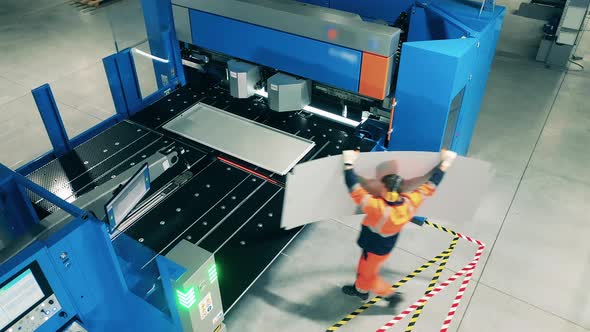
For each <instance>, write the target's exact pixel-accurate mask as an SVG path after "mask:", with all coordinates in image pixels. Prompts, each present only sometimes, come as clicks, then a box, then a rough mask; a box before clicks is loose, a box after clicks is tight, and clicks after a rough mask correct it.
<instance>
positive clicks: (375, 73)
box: [359, 52, 392, 100]
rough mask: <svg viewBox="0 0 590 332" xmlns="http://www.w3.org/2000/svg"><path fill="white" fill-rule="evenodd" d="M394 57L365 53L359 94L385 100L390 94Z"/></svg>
mask: <svg viewBox="0 0 590 332" xmlns="http://www.w3.org/2000/svg"><path fill="white" fill-rule="evenodd" d="M391 61H392V57H384V56H381V55H377V54H372V53H367V52H363V63H362V65H361V82H360V84H359V93H360V94H362V95H365V96H368V97H372V98H376V99H380V100H383V99H384V98H385V96H387V94H388V93H389V85H390V84H389V83H390V78H391Z"/></svg>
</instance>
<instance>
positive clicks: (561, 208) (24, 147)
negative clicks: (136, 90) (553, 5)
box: [0, 0, 590, 332]
mask: <svg viewBox="0 0 590 332" xmlns="http://www.w3.org/2000/svg"><path fill="white" fill-rule="evenodd" d="M513 2H514V1H513ZM137 6H138V2H137V1H130V0H125V1H121V2H118V3H117V4H114V5H111V6H109V7H107V8H104V9H100V10H98V11H94V12H86V11H80V9H79V8H77V7H76V6H73V5H72V4H71V3H70V2H65V1H63V0H44V1H32V0H3V1H1V2H0V53H1V56H0V138H1V139H0V162H2V163H4V164H6V165H8V166H10V167H18V166H19V165H22V164H23V163H25V162H26V161H28V160H30V159H32V158H34V157H36V156H38V155H40V154H41V153H43V152H45V151H47V150H48V149H49V147H50V145H49V141H48V139H47V136H46V134H45V133H44V130H43V127H42V124H41V120H40V118H39V116H38V115H37V113H36V109H35V105H34V102H33V100H32V97H31V95H30V89H31V88H34V87H36V86H38V85H40V84H42V83H45V82H49V83H51V85H52V87H53V90H54V93H55V97H56V99H57V102H58V105H59V107H60V109H61V111H62V116H63V118H64V121H65V123H66V126H67V129H68V132H69V133H70V135H75V134H76V133H79V132H81V131H83V130H84V129H86V128H88V127H89V126H91V125H93V124H96V123H98V122H99V121H100V120H102V119H105V118H106V117H108V116H109V115H111V114H113V112H114V106H113V103H112V101H111V98H110V93H109V90H108V85H107V84H106V78H105V74H104V71H103V69H102V64H101V62H100V60H101V58H102V57H104V56H106V55H108V54H111V53H113V52H114V51H115V50H116V49H117V47H118V48H123V47H127V46H130V45H135V44H138V43H141V42H142V38H145V31H143V32H142V30H141V29H143V25H142V22H141V17H139V19H138V15H136V13H137V12H136V11H134V10H136V9H137V8H138V7H137ZM109 8H110V9H109ZM109 11H110V12H109ZM535 29H536V27H535V26H534V22H532V23H531V22H530V21H527V20H522V19H520V18H518V17H515V16H508V17H507V20H506V24H505V26H504V30H503V33H502V37H501V40H500V44H499V47H498V49H499V52H498V55H497V56H496V58H495V61H494V64H493V67H492V71H491V74H490V78H489V82H488V87H487V91H486V95H485V99H484V102H483V107H482V110H481V114H480V116H479V120H478V124H477V129H476V131H475V136H474V138H473V142H472V146H471V151H470V154H471V156H473V157H476V158H481V159H484V160H488V161H490V162H492V163H493V165H494V167H495V169H496V175H495V180H494V182H493V184H492V186H491V188H490V190H489V191H488V192H487V193H485V195H484V198H483V203H482V205H481V206H480V208H479V210H478V212H477V214H476V216H475V218H474V219H473V220H457V221H455V222H453V223H450V224H447V226H449V227H450V228H452V229H455V230H457V231H460V232H463V233H465V234H468V235H471V236H473V237H475V238H477V239H480V240H482V241H484V242H485V243H486V244H487V245H488V248H487V250H486V252H485V253H484V256H483V259H482V262H481V263H480V264H479V266H478V269H477V271H476V273H475V276H474V280H473V282H472V284H471V285H470V287H469V289H468V290H467V293H466V297H465V299H464V300H463V302H462V303H461V306H460V307H459V310H458V312H457V316H456V317H455V320H454V322H453V324H452V325H451V328H450V331H461V332H468V331H484V332H485V331H548V332H549V331H551V332H554V331H588V330H590V291H588V289H587V278H588V277H590V241H588V240H587V239H588V237H590V217H589V216H590V204H589V203H588V202H589V201H590V172H588V171H587V167H588V166H587V165H588V164H589V163H590V157H589V153H588V151H590V150H589V149H588V145H590V106H588V103H587V96H588V93H589V92H590V74H589V73H590V71H580V69H579V68H575V67H572V68H571V71H569V72H563V71H561V70H558V69H553V68H545V66H543V65H542V64H539V63H536V62H534V61H532V60H530V59H529V58H530V55H531V54H534V52H535V50H534V47H535V45H536V42H535V40H534V38H536V35H535V34H534V33H529V32H531V31H532V32H534V31H536V30H535ZM113 34H114V35H115V36H116V39H117V43H116V44H115V43H114V42H113V39H112V37H113ZM519 36H520V37H519ZM523 36H526V37H523ZM526 38H528V39H526ZM144 46H145V45H144ZM578 54H579V55H584V54H586V55H587V57H586V58H585V59H583V60H581V61H580V63H582V64H585V65H590V62H588V61H589V56H590V34H588V33H587V34H586V35H585V36H584V40H583V42H582V44H581V45H580V47H579V50H578ZM586 67H588V66H586ZM142 68H143V69H141V70H142V72H143V70H144V69H145V74H142V75H143V76H145V81H146V83H145V84H143V83H142V88H143V89H144V92H145V93H146V94H147V93H148V92H149V91H150V90H151V89H153V80H151V78H150V72H149V65H146V66H145V68H144V67H142ZM357 236H358V220H339V221H326V222H321V223H317V224H314V225H311V226H309V227H307V228H305V229H304V231H303V232H302V234H301V235H300V236H299V237H298V238H297V239H296V240H295V241H294V242H293V243H292V244H291V245H290V246H289V247H288V248H287V250H286V251H285V252H284V254H282V255H281V256H280V257H279V258H278V259H277V261H276V262H275V263H274V264H273V265H272V266H271V267H270V269H269V270H268V271H267V272H266V273H265V274H264V275H263V276H262V277H261V278H260V279H259V280H258V281H257V282H256V283H255V284H254V285H253V287H252V288H251V289H250V290H249V291H248V292H247V293H246V295H245V296H244V297H243V298H242V299H241V300H240V302H238V304H237V305H236V306H235V307H233V308H232V310H231V311H230V313H229V314H228V317H227V323H228V325H229V329H230V331H277V330H282V331H323V330H325V328H326V327H328V326H330V325H331V324H332V323H334V322H336V321H338V320H339V319H340V318H341V317H343V316H344V315H346V314H348V313H349V312H350V311H352V310H354V309H356V307H357V306H358V305H359V304H360V303H359V302H358V301H355V300H354V299H351V298H348V297H346V296H343V295H342V294H341V293H340V290H339V289H340V287H341V286H342V285H344V284H347V283H349V282H351V281H352V280H353V279H354V274H355V271H354V269H355V265H356V262H357V259H358V255H359V250H358V249H357V248H356V246H355V244H354V242H355V239H356V237H357ZM450 239H451V237H450V236H449V235H447V234H444V233H442V232H439V231H437V230H435V229H432V228H425V227H422V228H420V227H418V226H414V225H410V226H408V227H407V228H406V229H405V230H404V232H403V234H402V235H401V240H400V242H399V245H398V247H397V249H396V250H395V251H394V253H393V257H392V258H391V259H390V260H389V261H388V263H387V266H386V275H387V277H388V278H389V279H391V281H392V282H394V281H396V280H398V279H400V278H401V277H403V276H404V275H406V274H408V273H409V272H411V271H412V270H414V269H415V268H416V267H418V266H420V265H421V264H423V263H424V262H425V261H426V260H428V259H430V258H431V257H433V256H435V255H436V254H438V253H439V252H440V251H442V250H443V249H445V248H446V247H447V246H448V242H449V241H450ZM474 252H475V248H474V246H472V245H469V244H467V243H464V242H460V244H459V245H458V247H457V249H456V250H455V253H454V254H453V256H452V258H451V259H450V261H449V263H448V265H447V269H446V270H445V271H444V273H443V276H442V277H441V278H443V279H444V278H446V277H448V276H450V275H451V274H452V273H454V272H455V271H457V270H459V269H460V268H461V267H462V266H464V265H465V264H466V263H467V262H468V261H469V260H471V257H472V256H473V254H474ZM433 273H434V268H430V269H428V270H426V271H425V272H424V273H422V274H421V275H420V276H418V277H417V278H415V279H414V280H412V281H410V282H408V283H407V284H405V285H404V286H403V287H402V288H400V291H401V292H403V293H404V301H403V303H401V304H399V305H398V306H397V307H396V308H389V307H386V306H383V305H381V304H380V305H378V306H376V307H374V308H371V309H369V310H367V311H366V312H365V313H363V314H362V315H360V316H359V317H358V318H356V319H354V320H353V321H352V322H351V323H349V324H348V325H346V326H345V327H343V328H341V329H340V331H374V330H375V329H377V328H378V327H380V326H381V325H382V324H383V323H384V322H386V321H387V320H389V319H390V318H391V317H392V316H393V315H394V314H395V313H397V312H399V311H400V310H401V309H403V308H404V307H405V306H407V305H408V304H410V303H411V302H413V301H414V300H415V299H417V298H419V297H420V296H421V294H423V292H424V290H425V288H426V285H427V284H428V282H429V281H430V278H431V277H432V274H433ZM457 289H458V285H457V284H455V285H453V286H451V287H449V288H448V289H447V290H445V291H444V292H443V293H441V294H440V295H439V296H437V297H435V298H434V299H432V300H431V301H429V303H428V305H427V306H426V308H425V310H424V313H423V315H422V318H421V319H420V320H419V321H418V323H417V325H416V328H415V331H436V330H438V328H439V327H440V325H441V323H442V321H443V319H444V316H445V314H446V312H447V310H448V309H449V307H450V305H451V303H452V300H453V297H454V294H455V293H456V291H457ZM405 322H407V319H406V320H405ZM404 326H405V324H399V326H398V327H396V329H394V330H395V331H402V330H403V329H404Z"/></svg>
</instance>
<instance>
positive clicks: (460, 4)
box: [0, 0, 505, 331]
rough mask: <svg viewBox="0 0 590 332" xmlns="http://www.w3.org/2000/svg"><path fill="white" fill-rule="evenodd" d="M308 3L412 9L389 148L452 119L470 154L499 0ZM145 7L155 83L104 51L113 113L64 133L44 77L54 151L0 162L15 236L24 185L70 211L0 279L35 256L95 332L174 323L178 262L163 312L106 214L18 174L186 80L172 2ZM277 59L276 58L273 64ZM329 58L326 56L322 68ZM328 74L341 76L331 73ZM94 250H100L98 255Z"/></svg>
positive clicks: (416, 144)
mask: <svg viewBox="0 0 590 332" xmlns="http://www.w3.org/2000/svg"><path fill="white" fill-rule="evenodd" d="M306 2H310V3H314V4H319V5H322V6H326V7H333V8H337V9H342V10H348V11H352V12H356V13H359V14H360V15H361V16H363V17H365V18H367V19H370V20H378V19H382V20H385V21H388V22H389V23H392V21H393V20H394V19H395V18H396V17H397V15H398V14H399V13H400V12H401V11H409V12H410V13H411V25H410V31H409V35H408V39H409V40H408V42H406V43H404V46H403V50H402V56H401V64H400V69H399V76H398V84H397V88H396V93H395V97H396V99H397V100H398V102H399V104H398V106H397V108H396V113H395V119H394V126H393V135H392V141H391V144H390V145H389V149H390V150H426V151H437V150H439V149H440V148H441V146H442V144H443V139H444V137H445V134H447V131H448V130H449V128H457V129H456V130H453V132H452V133H451V134H452V144H451V146H450V148H451V149H454V150H455V151H457V152H459V153H460V154H466V153H467V151H468V147H469V141H470V140H471V136H472V134H473V129H474V127H475V122H476V119H477V113H478V111H479V108H480V106H481V101H482V98H483V94H484V90H485V85H486V81H487V77H488V72H489V69H490V66H491V62H492V59H493V55H494V51H495V47H496V43H497V40H498V35H499V31H500V28H501V24H502V20H503V16H504V13H505V10H504V8H503V7H499V6H496V7H495V10H494V11H491V12H484V13H483V14H482V15H481V16H479V7H478V6H466V5H465V3H466V2H465V1H458V0H436V1H431V0H429V1H418V2H415V1H414V0H400V1H390V0H367V1H362V2H359V1H356V0H338V1H337V0H306ZM142 6H143V10H144V18H145V24H146V30H147V32H148V41H149V44H150V49H151V51H152V54H153V55H154V56H155V57H157V58H159V59H161V60H164V61H160V60H154V61H153V64H154V69H155V73H156V81H157V82H158V91H156V92H154V93H153V94H151V95H149V96H145V97H143V96H142V95H141V90H140V88H139V82H138V78H137V74H136V70H135V64H134V61H133V54H132V52H134V51H133V49H125V50H123V51H121V52H119V53H116V54H113V55H111V56H109V57H107V58H105V59H104V60H103V63H104V67H105V71H106V73H107V79H108V82H109V87H110V89H111V93H112V95H113V100H114V104H115V109H116V114H115V115H114V116H112V117H110V118H108V119H107V120H105V121H103V122H101V123H100V124H98V125H96V126H95V127H92V128H90V129H89V130H87V131H85V132H83V133H82V134H80V135H78V136H76V137H74V138H70V137H69V136H68V134H67V131H66V130H65V127H64V124H63V121H62V119H61V117H60V114H59V110H58V109H57V105H56V103H55V99H54V98H53V94H52V92H51V89H50V87H49V85H47V84H45V85H43V86H41V87H39V88H37V89H35V90H33V91H32V92H33V96H34V99H35V102H36V104H37V107H38V109H39V112H40V114H41V118H42V120H43V123H44V125H45V128H46V130H47V133H48V136H49V138H50V141H51V144H52V146H53V150H52V151H50V152H48V153H47V154H45V155H43V156H42V157H40V158H38V159H36V160H34V161H32V162H30V163H28V164H26V165H25V166H23V167H21V168H19V169H18V170H17V172H13V171H11V170H9V169H8V168H6V167H5V166H3V165H0V192H1V193H4V194H6V196H5V197H7V198H8V200H4V201H1V200H0V212H2V213H4V214H6V216H9V218H4V219H5V220H6V222H7V225H5V226H6V227H9V228H11V235H12V236H14V237H18V236H21V235H23V234H25V233H26V232H27V230H29V229H31V227H34V226H35V225H37V224H39V220H38V217H37V215H36V213H35V211H34V209H33V207H32V205H31V203H30V201H29V200H28V197H27V195H26V194H25V192H26V190H30V191H32V192H34V193H36V194H38V195H40V196H41V197H43V198H45V199H47V200H48V201H50V202H52V203H53V204H55V205H57V206H58V207H60V208H61V209H63V210H65V211H67V212H68V213H70V214H71V215H72V216H73V217H74V218H73V220H72V221H70V222H69V223H67V225H65V226H64V227H63V228H61V229H60V230H59V231H57V232H56V233H54V234H52V236H50V237H48V238H47V239H42V240H38V241H36V242H34V243H33V244H32V245H30V246H28V247H26V248H25V249H24V250H22V251H21V252H19V253H18V254H16V255H15V256H14V257H12V258H11V259H10V260H8V261H7V262H5V263H4V264H2V266H1V267H0V272H1V273H0V283H1V282H2V281H4V280H6V278H9V277H10V275H11V273H12V272H15V271H18V270H20V269H22V268H23V267H24V266H26V265H27V264H29V263H30V262H32V261H33V260H35V261H37V262H38V263H39V265H40V266H41V268H42V270H43V271H44V273H45V275H46V277H47V279H48V281H49V282H50V284H51V286H52V288H53V291H54V292H55V293H56V295H57V296H58V297H59V298H60V301H61V304H62V306H63V308H64V311H66V312H69V313H71V315H75V316H76V317H78V318H80V319H81V320H83V321H84V322H85V323H86V324H88V327H89V328H91V329H94V330H98V331H102V330H129V329H130V326H133V329H137V328H138V327H139V329H140V330H146V331H148V330H150V331H168V330H181V327H180V326H181V324H180V318H179V314H178V312H176V310H175V308H176V304H175V302H176V301H175V298H174V294H173V291H172V289H171V287H172V286H171V284H170V283H169V282H168V281H169V280H176V279H177V278H179V277H180V275H181V274H182V273H183V268H182V267H180V266H178V265H176V264H174V263H172V262H170V261H169V260H167V259H166V258H164V257H161V256H160V257H158V258H157V260H156V264H155V265H156V266H155V267H154V272H155V273H158V274H159V275H160V276H161V280H162V281H163V282H162V287H163V288H164V290H165V299H166V302H167V305H168V308H169V311H168V312H163V311H161V310H159V309H157V308H155V307H154V306H152V305H150V304H149V303H148V302H147V301H145V300H144V299H142V298H140V297H138V296H137V295H135V293H134V291H133V290H134V288H135V287H136V286H137V285H138V283H139V281H140V280H141V278H142V276H140V275H135V274H134V269H133V266H130V265H125V264H122V262H123V261H125V259H124V258H122V257H121V256H120V255H118V253H117V252H118V251H121V250H120V249H121V248H119V247H120V246H123V247H125V246H127V245H128V244H126V243H125V241H124V240H120V241H119V242H116V243H114V242H112V241H111V239H110V237H109V235H108V231H107V228H106V225H105V224H104V223H103V222H100V221H98V220H96V219H95V218H93V217H92V216H90V215H88V214H87V213H86V212H85V211H82V210H80V209H78V208H76V207H75V206H74V205H71V204H69V203H67V202H65V201H63V200H61V199H60V198H58V197H57V196H55V195H53V194H52V193H50V192H49V191H47V190H45V189H44V188H42V187H40V186H38V185H36V184H35V183H33V182H31V181H29V180H28V179H26V178H25V177H24V176H23V175H26V174H28V173H30V172H32V171H33V170H35V169H38V168H40V167H41V166H43V165H45V164H46V163H48V162H49V161H50V160H52V159H54V158H56V157H59V156H62V155H64V154H66V153H67V152H69V151H71V149H73V148H74V147H76V146H78V145H80V144H82V143H83V142H85V141H87V140H88V139H90V138H91V137H94V136H96V135H97V134H98V133H100V132H102V131H104V130H106V129H107V128H109V127H111V126H113V125H114V124H116V123H118V122H120V121H123V120H125V119H127V118H129V117H130V116H131V115H133V114H135V113H137V112H139V111H140V110H142V109H144V108H145V107H147V106H148V105H150V104H152V103H153V102H155V101H157V100H159V99H161V98H162V97H164V96H165V95H167V94H169V93H170V92H171V91H173V90H174V89H175V88H177V87H178V86H182V85H184V84H185V83H186V82H185V78H184V71H183V68H182V61H181V57H180V50H179V45H178V42H177V39H176V36H175V31H174V28H173V23H172V22H173V20H172V11H171V4H170V1H169V0H163V1H150V0H142ZM385 9H387V10H385ZM195 15H196V14H195ZM236 24H237V23H236ZM210 28H211V27H210ZM255 33H262V32H260V31H257V32H255ZM277 42H278V41H277ZM308 42H309V41H302V43H308ZM350 51H352V52H356V51H355V50H350ZM253 56H255V54H254V55H253ZM253 61H255V60H253ZM279 61H280V60H279ZM280 65H281V63H278V65H277V67H280ZM331 65H333V64H327V66H328V67H329V66H331ZM359 66H360V62H359ZM354 68H356V67H354ZM313 69H314V68H308V67H306V66H305V65H303V67H302V68H300V69H298V71H299V72H305V71H306V70H307V71H309V72H310V73H311V74H310V75H309V77H310V78H313V75H317V74H318V73H317V72H314V70H313ZM310 70H311V71H310ZM354 70H356V69H354ZM332 74H334V75H335V76H334V77H338V76H337V75H336V73H332ZM341 74H342V73H341ZM320 75H324V74H323V73H320ZM326 75H327V79H333V78H334V77H332V78H330V77H328V76H329V73H328V74H326ZM342 75H346V73H344V74H342ZM324 78H325V77H324ZM351 87H352V86H351ZM351 90H354V89H351ZM458 95H460V96H461V97H462V99H461V103H460V108H459V110H458V111H457V112H458V116H456V117H454V118H450V117H449V113H450V109H451V106H452V105H453V101H456V99H455V98H456V97H457V96H458ZM449 119H454V120H453V121H456V125H455V124H451V123H449ZM381 143H383V142H381ZM123 239H124V238H123ZM129 242H133V243H136V241H129ZM126 248H127V249H128V250H131V251H132V252H134V253H135V254H134V255H135V256H136V257H142V256H146V255H150V254H151V253H150V252H147V251H146V250H148V249H147V248H145V247H137V248H131V247H126ZM127 249H126V250H127ZM97 252H100V253H101V254H100V255H97V254H96V253H97ZM64 253H65V258H64ZM85 257H93V260H92V261H89V260H86V259H84V258H85ZM134 278H135V279H134ZM66 289H67V290H66ZM105 294H109V296H106V295H105ZM121 299H123V300H121ZM130 311H131V312H130ZM128 317H142V320H141V321H129V320H128ZM62 323H63V322H62V321H60V320H59V319H57V318H55V320H54V319H53V318H52V320H51V321H49V322H48V324H47V325H44V326H45V327H44V328H43V330H41V331H52V330H55V329H56V328H58V327H59V326H60V325H59V324H62ZM139 324H141V325H139Z"/></svg>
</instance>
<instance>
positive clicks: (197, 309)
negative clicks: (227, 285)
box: [166, 240, 225, 332]
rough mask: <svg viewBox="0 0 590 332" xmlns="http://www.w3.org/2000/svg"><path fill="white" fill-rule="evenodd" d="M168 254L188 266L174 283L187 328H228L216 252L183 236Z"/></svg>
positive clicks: (204, 330)
mask: <svg viewBox="0 0 590 332" xmlns="http://www.w3.org/2000/svg"><path fill="white" fill-rule="evenodd" d="M166 258H168V259H170V260H172V261H174V262H175V263H177V264H179V265H181V266H183V267H184V268H186V272H185V273H184V274H183V275H182V276H181V277H180V279H178V280H177V281H176V283H175V285H174V296H175V298H176V303H177V305H178V311H179V313H180V319H181V321H182V327H183V331H185V332H186V331H194V332H214V331H225V326H224V324H223V318H224V314H223V306H222V304H221V293H220V291H219V281H218V280H217V267H216V265H215V258H214V257H213V254H212V253H210V252H208V251H207V250H205V249H202V248H201V247H199V246H197V245H195V244H193V243H191V242H189V241H186V240H183V241H182V242H180V243H179V244H178V245H176V247H174V248H173V249H172V250H171V251H170V252H169V253H168V254H167V255H166Z"/></svg>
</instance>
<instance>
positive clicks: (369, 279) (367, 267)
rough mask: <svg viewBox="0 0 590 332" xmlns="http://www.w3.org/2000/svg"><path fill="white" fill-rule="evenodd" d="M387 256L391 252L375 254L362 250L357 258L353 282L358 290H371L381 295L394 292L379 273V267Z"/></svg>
mask: <svg viewBox="0 0 590 332" xmlns="http://www.w3.org/2000/svg"><path fill="white" fill-rule="evenodd" d="M389 256H391V254H387V255H375V254H373V253H370V252H367V251H364V252H363V254H362V255H361V258H360V260H359V265H358V268H357V278H356V282H355V286H356V288H357V290H358V291H361V292H372V293H374V294H376V295H379V296H383V297H387V296H390V295H392V294H393V293H394V292H395V291H394V290H393V289H392V288H391V285H390V284H389V283H387V282H386V281H385V280H383V278H381V276H380V275H379V272H380V271H381V267H382V266H383V264H384V263H385V261H386V260H387V259H388V258H389Z"/></svg>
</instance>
